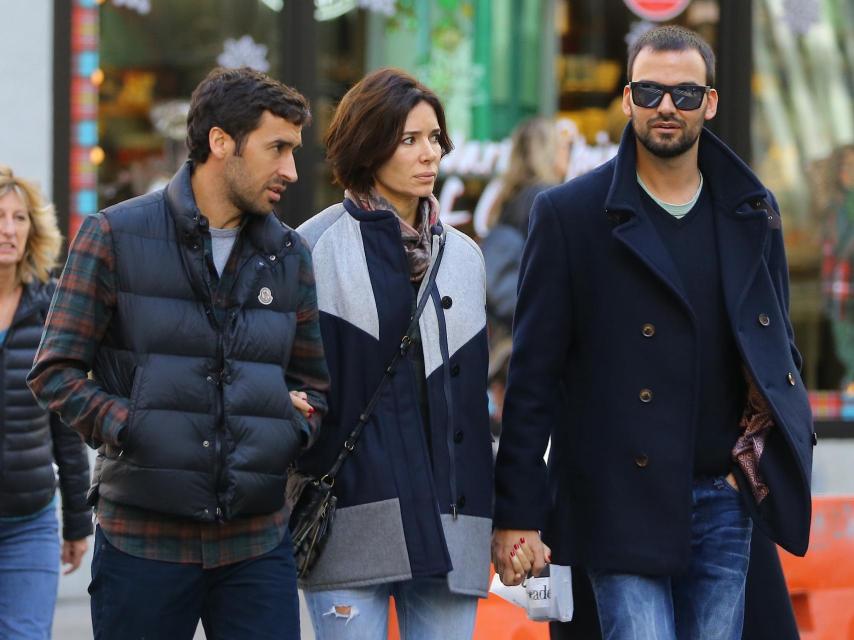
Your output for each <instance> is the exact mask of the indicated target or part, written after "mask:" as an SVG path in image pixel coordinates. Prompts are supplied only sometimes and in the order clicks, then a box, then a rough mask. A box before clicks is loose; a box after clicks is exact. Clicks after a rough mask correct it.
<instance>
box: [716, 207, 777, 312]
mask: <svg viewBox="0 0 854 640" xmlns="http://www.w3.org/2000/svg"><path fill="white" fill-rule="evenodd" d="M767 217H768V214H767V213H766V212H765V210H764V209H756V210H746V211H745V210H743V209H742V210H739V211H735V212H734V211H733V210H732V209H731V208H730V209H728V208H725V207H722V206H720V205H717V204H716V205H715V233H716V234H717V241H718V242H717V244H718V255H719V256H720V269H721V285H722V286H723V290H724V299H725V300H726V305H727V309H728V311H729V316H730V318H737V317H738V311H739V309H740V307H741V303H742V300H743V299H744V296H745V294H746V292H747V287H748V285H749V284H750V283H751V282H753V279H754V277H755V276H756V270H757V269H758V268H759V265H760V263H761V261H762V254H763V251H764V248H765V240H766V237H767V235H768V220H767Z"/></svg>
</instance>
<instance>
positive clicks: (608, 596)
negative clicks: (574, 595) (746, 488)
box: [589, 477, 752, 640]
mask: <svg viewBox="0 0 854 640" xmlns="http://www.w3.org/2000/svg"><path fill="white" fill-rule="evenodd" d="M691 522H692V524H691V560H690V564H689V566H688V569H687V571H686V572H685V573H684V574H682V575H679V576H670V577H650V576H642V575H631V574H619V573H607V572H601V571H590V572H589V573H590V582H591V584H592V585H593V593H594V595H595V596H596V605H597V608H598V610H599V622H600V623H601V626H602V637H603V640H676V639H677V638H678V639H679V640H740V639H741V627H742V623H743V620H744V585H745V579H746V576H747V564H748V560H749V557H750V534H751V530H752V523H751V521H750V517H749V516H748V514H747V511H746V509H745V507H744V505H743V504H742V499H741V495H740V494H739V493H738V491H737V490H735V489H733V488H732V487H731V486H730V485H729V484H728V483H727V481H726V480H725V479H724V478H722V477H720V478H704V479H698V480H696V481H695V482H694V489H693V513H692V519H691Z"/></svg>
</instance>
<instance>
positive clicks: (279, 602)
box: [89, 527, 300, 640]
mask: <svg viewBox="0 0 854 640" xmlns="http://www.w3.org/2000/svg"><path fill="white" fill-rule="evenodd" d="M89 594H90V595H91V596H92V627H93V629H94V631H95V638H96V640H99V639H103V640H120V639H123V638H169V640H184V639H186V640H190V639H191V638H192V637H193V635H194V633H195V631H196V627H197V626H198V623H199V619H201V621H202V624H203V625H204V628H205V634H206V636H207V637H208V638H216V640H245V639H246V638H252V639H253V640H299V637H300V631H299V601H298V598H297V584H296V568H295V566H294V559H293V549H292V546H291V538H290V534H286V535H285V537H284V539H283V540H282V542H281V544H280V545H279V546H278V547H276V548H275V549H273V550H272V551H270V552H269V553H265V554H263V555H261V556H258V557H255V558H250V559H249V560H243V561H241V562H235V563H233V564H230V565H226V566H224V567H217V568H214V569H203V568H202V566H201V565H200V564H194V563H178V562H165V561H161V560H148V559H146V558H138V557H136V556H131V555H129V554H126V553H123V552H122V551H119V550H118V549H116V548H115V547H114V546H113V545H111V544H110V543H109V541H108V540H107V538H106V536H104V532H103V531H102V530H101V527H98V528H97V529H96V531H95V548H94V555H93V558H92V582H91V584H90V585H89Z"/></svg>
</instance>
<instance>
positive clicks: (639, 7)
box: [623, 0, 691, 22]
mask: <svg viewBox="0 0 854 640" xmlns="http://www.w3.org/2000/svg"><path fill="white" fill-rule="evenodd" d="M623 1H624V2H625V3H626V6H627V7H628V8H629V9H631V11H632V13H634V14H635V15H636V16H638V17H640V18H643V19H644V20H650V21H652V22H664V21H665V20H670V19H672V18H675V17H676V16H678V15H679V14H680V13H682V12H683V11H685V9H686V8H687V7H688V5H689V4H691V0H623Z"/></svg>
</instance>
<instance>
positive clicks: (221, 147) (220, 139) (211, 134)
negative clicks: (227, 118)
mask: <svg viewBox="0 0 854 640" xmlns="http://www.w3.org/2000/svg"><path fill="white" fill-rule="evenodd" d="M208 145H210V148H211V155H212V156H214V157H215V158H217V159H218V160H224V159H225V158H226V157H228V156H229V155H230V154H232V153H234V138H232V137H231V136H230V135H228V134H227V133H226V132H225V131H224V130H223V129H220V128H219V127H211V130H210V131H208Z"/></svg>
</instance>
